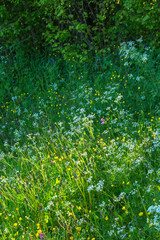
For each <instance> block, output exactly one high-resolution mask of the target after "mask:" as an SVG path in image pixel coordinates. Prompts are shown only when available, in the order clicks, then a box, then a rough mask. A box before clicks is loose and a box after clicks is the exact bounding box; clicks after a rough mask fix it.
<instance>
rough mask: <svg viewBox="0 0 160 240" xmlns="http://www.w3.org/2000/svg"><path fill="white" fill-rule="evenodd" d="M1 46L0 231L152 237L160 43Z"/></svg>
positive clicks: (18, 236)
mask: <svg viewBox="0 0 160 240" xmlns="http://www.w3.org/2000/svg"><path fill="white" fill-rule="evenodd" d="M1 52H2V53H3V49H2V48H1ZM2 53H1V62H0V78H1V85H0V100H1V106H0V239H2V240H22V239H24V240H36V239H46V240H51V239H56V240H65V239H66V240H78V239H80V240H102V239H104V240H121V239H131V240H145V239H148V240H156V239H157V240H158V239H160V104H159V103H160V68H159V63H160V62H159V60H160V57H159V56H160V54H159V53H158V50H157V49H152V48H150V47H148V46H146V44H144V43H143V39H142V38H140V39H137V40H135V41H129V42H123V43H122V44H120V45H119V46H115V48H114V49H113V50H112V52H110V53H108V54H106V55H103V56H101V55H98V54H97V55H95V56H93V58H92V59H91V61H90V62H86V63H83V64H78V62H77V61H76V59H74V58H72V59H62V57H61V56H60V55H59V54H58V53H57V54H55V53H54V54H50V53H48V52H47V53H44V54H39V53H37V54H35V55H34V56H32V57H28V56H23V55H22V54H21V53H19V54H18V53H17V54H15V55H14V56H12V58H11V57H10V56H4V55H3V54H2Z"/></svg>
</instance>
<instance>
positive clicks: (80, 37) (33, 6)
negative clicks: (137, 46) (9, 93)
mask: <svg viewBox="0 0 160 240" xmlns="http://www.w3.org/2000/svg"><path fill="white" fill-rule="evenodd" d="M159 9H160V8H159V1H156V0H153V1H142V0H140V1H135V0H127V1H126V0H125V1H123V0H121V1H119V0H110V1H107V2H106V1H100V2H97V1H94V0H92V1H86V0H83V1H76V2H75V1H73V0H70V1H69V0H64V1H61V4H60V2H59V1H57V0H56V1H51V0H41V1H36V0H34V1H31V0H26V1H19V0H5V1H4V0H3V2H2V4H1V6H0V22H1V23H2V24H1V31H0V40H1V43H2V44H3V46H4V47H5V49H8V53H10V51H13V53H14V52H15V51H18V49H21V51H22V49H23V51H24V54H27V53H29V52H30V50H32V51H36V49H39V50H42V49H43V48H44V47H48V48H49V49H52V51H53V52H55V51H59V52H60V53H61V54H62V55H63V57H64V58H68V59H69V58H71V57H75V58H77V59H79V60H80V62H86V61H89V60H90V57H91V56H92V54H93V53H94V52H96V53H97V52H100V53H104V54H105V52H106V51H107V52H108V51H110V48H111V47H113V45H115V44H119V43H120V42H122V41H129V40H132V39H133V37H134V38H139V37H140V36H141V35H143V39H144V41H145V42H148V41H150V43H151V45H152V46H155V47H157V46H159V23H160V21H159V16H160V14H159Z"/></svg>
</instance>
